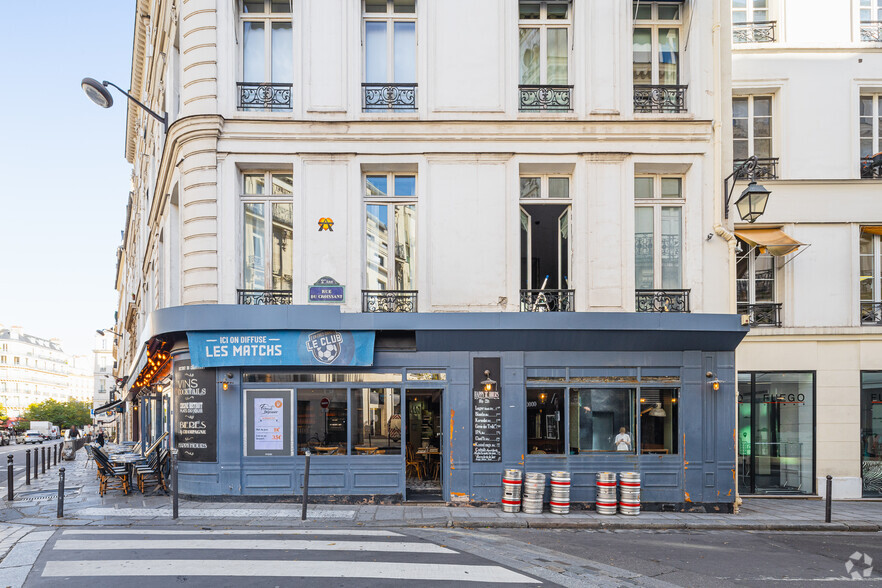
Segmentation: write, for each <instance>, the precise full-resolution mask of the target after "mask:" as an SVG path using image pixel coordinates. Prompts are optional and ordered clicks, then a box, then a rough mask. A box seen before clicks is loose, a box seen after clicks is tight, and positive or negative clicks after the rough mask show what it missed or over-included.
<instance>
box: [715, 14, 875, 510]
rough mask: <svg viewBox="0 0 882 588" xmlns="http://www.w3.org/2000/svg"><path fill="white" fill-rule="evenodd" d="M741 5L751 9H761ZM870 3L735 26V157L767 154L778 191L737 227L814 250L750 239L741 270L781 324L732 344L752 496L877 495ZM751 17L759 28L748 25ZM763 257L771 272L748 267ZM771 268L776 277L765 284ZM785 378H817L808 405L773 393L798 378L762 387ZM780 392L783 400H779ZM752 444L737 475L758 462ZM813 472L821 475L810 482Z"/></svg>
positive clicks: (744, 300)
mask: <svg viewBox="0 0 882 588" xmlns="http://www.w3.org/2000/svg"><path fill="white" fill-rule="evenodd" d="M735 4H736V5H737V6H745V4H747V5H748V6H749V8H747V9H745V10H754V11H755V10H758V8H757V7H761V5H763V4H765V3H764V2H763V3H760V2H755V1H754V2H747V3H745V2H740V3H735ZM871 4H874V3H871V2H866V1H865V2H861V1H859V0H854V1H849V0H841V1H837V2H824V1H821V0H772V1H770V2H769V3H768V5H769V10H768V11H767V12H762V11H761V12H760V13H759V14H758V18H755V19H753V18H752V16H751V14H748V13H746V12H743V11H742V12H741V13H740V15H741V19H742V20H746V21H747V23H745V24H743V25H738V24H736V25H734V27H735V41H736V42H735V43H733V69H732V77H733V82H732V86H733V89H732V92H733V100H734V101H735V106H736V108H735V111H736V112H735V125H736V131H738V127H739V125H741V129H743V130H742V131H741V136H742V140H743V145H742V151H741V156H742V157H743V156H745V155H747V154H750V155H754V154H755V155H758V156H759V157H760V158H766V161H765V163H763V160H762V159H761V167H762V166H763V165H766V166H772V170H773V173H771V174H769V175H765V176H761V177H760V178H758V181H759V182H760V183H762V184H763V185H765V187H766V188H768V189H770V190H771V191H772V195H771V197H770V199H769V203H768V208H767V210H766V213H765V215H764V216H763V217H762V218H761V219H760V220H759V221H758V222H757V223H756V225H755V226H752V227H747V225H740V224H736V233H737V232H738V231H739V229H747V228H754V229H755V228H757V227H766V228H779V229H781V230H782V231H784V233H786V234H787V235H789V236H790V237H792V238H793V239H795V240H796V241H799V242H801V243H804V244H806V245H805V246H803V247H800V248H799V249H798V250H796V251H793V252H791V253H789V254H787V255H785V256H781V257H774V256H773V257H771V258H768V257H766V259H768V260H770V261H762V258H761V257H757V256H756V248H752V247H751V245H750V244H748V245H747V247H746V248H747V249H749V250H750V251H751V253H750V254H748V255H747V256H746V257H753V259H752V260H750V261H748V260H747V259H746V258H744V261H743V262H742V266H741V267H740V268H739V270H740V271H739V277H741V278H742V282H741V284H742V285H743V290H742V292H741V293H740V294H739V303H740V304H739V306H740V307H741V308H742V309H746V308H747V306H746V305H747V304H756V305H757V306H758V307H760V308H762V307H763V306H764V305H765V308H772V307H773V306H774V304H778V305H780V313H781V314H780V325H779V326H776V325H775V324H774V322H775V321H774V319H772V318H771V317H770V316H767V317H766V320H765V321H764V322H765V323H766V324H754V326H753V328H752V329H751V332H750V334H749V335H748V336H747V337H746V338H745V340H744V341H743V343H742V344H741V345H740V346H739V348H738V351H737V366H738V371H739V374H740V376H741V378H740V384H739V389H740V391H742V392H743V394H742V399H741V400H742V405H741V416H742V420H743V422H742V423H740V424H739V432H740V434H741V435H742V440H744V439H746V438H748V437H751V438H752V440H753V441H754V442H755V444H754V448H753V449H754V459H755V461H756V463H755V464H754V466H755V467H756V468H757V471H755V472H754V474H755V475H756V491H757V492H758V493H785V494H789V493H796V494H806V493H807V494H823V493H824V492H825V483H826V482H825V477H826V476H827V475H830V476H832V477H833V496H834V498H858V497H861V496H862V495H864V496H870V495H874V494H875V493H876V491H874V490H872V489H871V488H870V487H869V486H867V487H866V488H864V490H862V480H861V478H862V462H864V463H865V466H864V468H865V470H864V471H865V472H868V471H869V472H871V474H870V475H871V476H872V477H875V474H872V472H873V471H874V469H873V468H875V467H876V466H874V465H873V462H875V461H876V451H875V444H874V443H873V442H872V441H871V440H870V437H871V436H872V435H871V433H872V432H871V431H869V430H864V431H863V432H862V419H861V415H862V410H863V412H864V417H865V422H864V427H866V426H867V424H868V423H869V422H870V421H873V420H876V419H874V417H873V416H872V414H873V408H872V406H870V405H866V404H865V405H864V408H863V409H862V400H861V398H862V393H861V388H862V384H861V381H862V374H864V378H865V384H864V389H865V394H864V395H865V396H866V397H867V398H869V397H870V395H871V394H872V390H874V389H875V388H876V387H877V384H876V383H875V379H876V378H877V376H876V375H874V374H873V372H878V371H879V370H882V322H880V318H882V317H880V316H879V314H878V312H879V310H880V308H882V306H880V305H879V301H880V300H882V295H880V292H879V289H878V288H879V286H878V272H879V271H880V266H879V263H880V259H879V255H878V251H876V252H875V257H874V254H873V252H872V247H873V246H874V243H875V242H876V241H878V239H879V237H878V235H875V234H874V233H873V231H874V229H873V227H878V226H879V225H882V200H880V198H879V196H880V194H882V180H880V179H878V175H876V178H875V179H874V178H873V177H863V178H862V172H861V169H862V168H861V164H862V159H861V158H862V157H864V156H866V155H871V154H875V153H877V152H880V151H882V145H880V144H879V142H878V140H879V139H878V135H879V132H880V131H879V129H880V128H882V127H880V125H879V123H880V122H882V118H879V112H878V108H879V106H880V100H879V96H880V92H882V44H880V43H879V42H878V39H879V37H878V29H879V25H878V22H875V24H874V23H873V22H872V21H879V20H882V19H880V18H879V17H878V16H876V15H875V12H872V10H871V9H870V5H871ZM871 12H872V14H871ZM745 15H747V16H746V17H745ZM734 20H735V21H736V23H737V21H738V18H735V19H734ZM752 20H756V21H758V22H757V23H756V24H750V23H751V21H752ZM769 21H771V22H769ZM770 24H771V25H772V27H774V28H773V30H774V33H773V37H772V38H769V35H768V32H769V30H770ZM739 30H740V31H742V33H741V36H740V37H739ZM745 31H747V32H746V33H745ZM745 34H746V35H748V36H747V37H745V36H744V35H745ZM874 34H875V36H874ZM874 39H875V40H874ZM745 40H747V41H748V42H744V41H745ZM737 41H741V42H737ZM769 105H770V107H769ZM739 107H740V108H741V114H740V115H739V113H738V109H739ZM868 108H869V110H868ZM739 116H740V121H739ZM737 134H738V133H737V132H736V135H737ZM735 140H736V144H737V142H738V138H737V137H736V139H735ZM769 145H770V146H769ZM745 150H747V151H749V152H747V151H745ZM736 151H738V149H737V147H736ZM738 156H739V154H738V153H736V155H735V157H736V159H737V158H738ZM769 158H771V159H769ZM865 163H866V161H865ZM864 175H874V173H873V172H871V173H870V174H867V173H866V172H865V173H864ZM772 176H774V178H773V177H772ZM740 186H743V184H739V188H738V189H739V190H740V189H741V188H740ZM862 244H863V245H862ZM868 245H869V247H870V249H871V251H870V252H869V253H867V251H866V248H867V246H868ZM875 246H877V247H878V244H877V243H875ZM862 253H863V254H864V255H863V256H862ZM742 254H747V251H746V250H745V251H743V253H742ZM742 254H739V255H742ZM762 257H765V256H762ZM862 257H863V262H862ZM739 259H741V258H740V257H739ZM873 260H874V262H873ZM763 263H764V264H767V265H764V266H763V269H762V270H759V271H761V272H765V273H764V275H763V276H760V275H759V274H757V273H753V274H751V272H754V270H755V268H759V267H760V264H763ZM862 263H863V264H864V265H863V266H862V265H861V264H862ZM862 267H863V269H862ZM770 275H771V276H773V281H772V284H771V285H770V283H769V282H768V281H764V280H765V279H766V278H768V277H769V276H770ZM761 278H762V279H761ZM759 282H763V284H762V286H760V285H759ZM862 284H863V288H862ZM874 284H875V286H873V285H874ZM761 290H762V291H763V296H762V301H760V298H761V296H760V295H759V292H760V291H761ZM769 292H771V295H769ZM754 297H755V298H754ZM761 322H763V321H761ZM786 372H803V373H805V374H808V376H807V377H808V380H806V381H807V382H811V384H806V385H803V386H802V388H801V389H802V390H811V394H808V393H806V394H805V396H806V399H805V405H804V406H803V405H798V404H797V405H794V406H788V405H786V404H783V403H784V402H788V400H783V401H781V400H779V399H781V398H786V397H787V393H788V392H793V391H794V390H795V389H796V388H795V387H794V386H795V384H792V383H791V384H774V383H772V384H769V383H768V382H769V381H772V380H774V379H775V378H778V379H790V380H793V378H795V376H793V375H791V376H783V375H780V374H781V373H786ZM752 373H761V374H766V373H772V374H778V375H773V376H768V375H760V376H759V379H761V380H764V381H766V382H767V383H765V384H762V385H759V384H758V385H757V388H756V389H755V392H756V393H757V394H760V393H762V394H766V395H767V396H765V397H764V398H765V400H758V401H757V402H758V403H757V404H754V406H753V409H754V413H753V415H754V417H755V419H759V420H762V419H766V418H767V420H766V421H763V422H764V423H766V424H758V425H753V429H751V424H750V422H749V421H747V420H745V415H746V414H747V413H746V412H745V411H747V410H748V409H747V408H746V407H745V405H747V404H749V402H750V400H749V399H748V396H746V395H749V394H750V391H751V390H750V383H749V381H750V378H751V374H752ZM776 386H777V387H776ZM788 386H789V387H788ZM812 388H813V389H812ZM776 390H777V391H778V392H781V393H783V394H784V396H781V395H777V396H776ZM809 396H811V397H812V398H811V399H809ZM776 403H777V404H778V405H777V406H775V404H776ZM811 405H813V407H812V408H809V407H810V406H811ZM760 410H761V411H762V413H760V412H758V411H760ZM797 412H799V415H798V416H797ZM812 412H813V413H814V416H813V419H814V421H813V422H812V420H811V418H810V414H811V413H812ZM774 415H777V416H774ZM788 415H789V416H788ZM775 418H777V419H779V421H780V423H779V425H780V426H778V427H777V430H776V426H774V425H771V424H769V423H770V421H771V420H774V419H775ZM877 418H878V417H877ZM788 421H790V422H788ZM797 421H798V424H797ZM766 425H769V426H768V427H766ZM764 427H766V429H767V430H765V431H763V430H762V429H763V428H764ZM776 443H777V444H778V445H777V446H776V445H775V444H776ZM870 444H872V445H873V448H872V449H871V450H870V449H868V446H869V445H870ZM744 449H746V446H745V448H744ZM776 451H778V452H779V454H778V455H777V456H776V457H774V454H775V452H776ZM745 452H746V451H742V456H741V461H740V463H741V466H742V474H743V473H744V466H745V465H748V466H749V464H750V458H749V457H747V456H745ZM871 454H872V455H871ZM800 455H801V456H802V457H801V458H800ZM800 461H801V464H800V465H797V464H798V462H800ZM866 464H869V465H866ZM808 468H811V469H812V471H813V473H808V472H807V469H808ZM867 468H869V469H867ZM795 469H801V470H802V472H801V475H796V472H795ZM760 470H762V471H760ZM812 476H814V477H815V480H814V483H813V484H812V483H807V480H810V479H811V477H812ZM760 477H763V480H762V481H760ZM788 477H789V479H788ZM797 480H799V482H797ZM868 484H869V481H868ZM741 486H742V492H744V491H745V490H744V484H743V483H742V484H741Z"/></svg>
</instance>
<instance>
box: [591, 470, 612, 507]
mask: <svg viewBox="0 0 882 588" xmlns="http://www.w3.org/2000/svg"><path fill="white" fill-rule="evenodd" d="M596 485H597V497H596V498H595V501H594V502H595V504H596V506H597V514H602V515H614V514H616V473H615V472H597V482H596Z"/></svg>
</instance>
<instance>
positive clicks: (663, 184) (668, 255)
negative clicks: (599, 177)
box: [634, 175, 685, 290]
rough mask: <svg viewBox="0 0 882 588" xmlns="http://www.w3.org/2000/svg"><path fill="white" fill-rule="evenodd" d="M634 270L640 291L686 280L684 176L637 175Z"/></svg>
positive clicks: (680, 284)
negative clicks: (684, 259) (684, 275)
mask: <svg viewBox="0 0 882 588" xmlns="http://www.w3.org/2000/svg"><path fill="white" fill-rule="evenodd" d="M634 200H635V204H636V208H635V209H634V272H635V287H636V289H638V290H662V289H678V288H681V287H682V283H683V205H684V204H685V200H684V199H683V179H682V178H680V177H666V176H658V175H653V176H638V177H635V178H634Z"/></svg>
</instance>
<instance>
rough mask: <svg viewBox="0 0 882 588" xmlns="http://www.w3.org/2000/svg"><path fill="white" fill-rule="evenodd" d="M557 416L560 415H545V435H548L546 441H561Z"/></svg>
mask: <svg viewBox="0 0 882 588" xmlns="http://www.w3.org/2000/svg"><path fill="white" fill-rule="evenodd" d="M557 415H558V413H556V412H555V413H554V414H547V415H545V433H546V434H545V438H546V439H559V437H558V435H557Z"/></svg>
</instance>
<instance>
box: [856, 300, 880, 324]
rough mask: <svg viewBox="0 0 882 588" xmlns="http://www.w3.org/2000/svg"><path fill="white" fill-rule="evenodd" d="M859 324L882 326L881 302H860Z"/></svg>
mask: <svg viewBox="0 0 882 588" xmlns="http://www.w3.org/2000/svg"><path fill="white" fill-rule="evenodd" d="M861 324H862V325H876V326H879V327H882V302H861Z"/></svg>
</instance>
